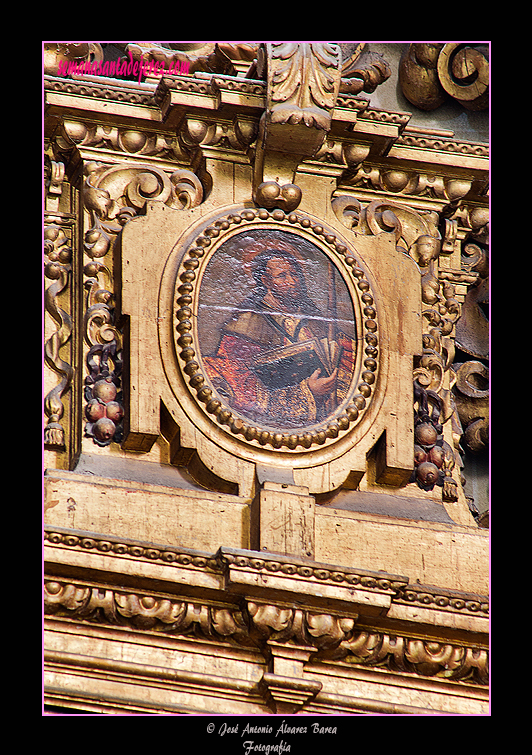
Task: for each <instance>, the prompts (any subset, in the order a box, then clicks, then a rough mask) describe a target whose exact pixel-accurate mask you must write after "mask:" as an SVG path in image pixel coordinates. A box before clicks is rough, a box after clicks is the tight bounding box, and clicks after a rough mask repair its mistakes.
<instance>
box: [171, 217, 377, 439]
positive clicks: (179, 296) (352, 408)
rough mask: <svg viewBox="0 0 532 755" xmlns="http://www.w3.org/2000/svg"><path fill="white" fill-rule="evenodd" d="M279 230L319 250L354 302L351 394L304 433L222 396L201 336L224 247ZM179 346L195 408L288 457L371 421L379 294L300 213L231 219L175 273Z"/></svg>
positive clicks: (222, 427)
mask: <svg viewBox="0 0 532 755" xmlns="http://www.w3.org/2000/svg"><path fill="white" fill-rule="evenodd" d="M252 229H253V230H255V229H259V230H264V231H267V230H271V231H272V232H275V231H276V230H279V231H282V232H283V234H285V235H286V233H288V234H291V235H292V236H293V237H294V243H297V240H298V239H302V240H304V241H306V242H307V243H308V242H310V243H311V244H312V245H313V246H314V247H317V249H318V250H319V251H321V252H322V253H323V254H324V255H325V256H326V258H327V259H328V261H329V262H330V263H332V265H333V266H334V268H335V270H336V271H337V273H338V274H339V276H340V277H341V279H342V280H343V282H344V283H345V286H346V289H347V291H348V293H349V296H350V298H351V304H352V307H353V313H354V319H355V332H356V337H357V344H358V348H357V349H356V354H355V359H354V362H353V371H352V379H351V381H350V384H349V387H348V389H347V392H346V395H345V397H344V398H343V400H342V401H341V403H340V404H339V405H338V406H337V407H335V409H334V410H333V411H331V413H330V414H328V415H327V416H326V417H325V418H324V419H323V420H322V421H316V422H315V423H314V424H308V425H304V426H302V427H276V426H274V423H273V422H272V423H266V422H257V421H252V420H250V418H249V417H248V416H246V413H243V412H240V411H238V410H236V409H235V408H234V407H232V406H231V405H230V402H228V401H227V399H226V398H225V397H224V396H223V395H221V393H219V392H218V391H217V389H216V387H215V386H214V384H213V381H212V380H211V379H210V378H209V375H208V373H207V369H206V363H205V359H204V356H203V355H202V349H201V344H200V338H199V335H198V310H199V302H200V292H201V288H202V281H203V277H204V275H205V271H206V269H207V267H208V265H209V263H210V261H211V260H212V259H213V256H214V255H215V254H216V253H217V251H218V250H219V249H220V247H221V246H222V245H223V244H225V242H226V241H228V240H229V239H232V238H234V237H236V236H238V235H240V234H241V233H246V232H247V233H249V231H250V230H252ZM174 307H175V313H174V317H175V319H174V322H175V330H174V339H175V341H174V342H175V348H176V353H177V355H178V360H177V361H178V364H179V370H180V372H181V375H182V377H183V380H184V383H185V385H186V386H187V388H188V392H189V394H190V396H191V397H192V399H193V401H194V403H195V404H196V406H197V407H199V409H200V410H201V412H202V413H203V414H204V415H205V416H206V417H207V418H208V419H209V420H210V422H211V423H212V424H213V426H214V427H215V428H217V429H218V430H219V431H221V432H223V433H226V434H228V435H230V436H232V437H233V438H237V439H238V440H239V441H241V442H243V443H245V444H246V445H248V446H251V447H254V448H256V449H258V448H263V449H268V448H271V449H274V450H275V451H276V452H279V451H283V452H287V453H290V454H293V453H295V452H297V453H301V452H305V451H309V450H313V449H314V448H316V447H319V446H326V445H330V444H332V443H335V442H336V441H337V440H338V439H341V438H343V437H344V436H345V435H346V434H348V433H350V432H351V431H352V430H353V429H354V428H355V427H357V426H358V425H359V424H360V422H361V421H362V419H363V417H364V416H365V415H366V414H367V411H368V408H369V406H370V404H371V402H372V399H373V397H374V394H375V388H376V385H377V381H378V377H379V370H380V348H379V325H378V323H379V316H378V305H377V301H376V296H375V292H374V287H373V286H372V284H371V282H370V276H369V275H368V274H367V272H366V271H365V269H364V265H363V263H361V261H360V259H358V258H357V254H356V252H355V251H354V250H353V249H352V247H351V245H350V244H349V243H348V242H347V241H345V239H343V238H342V237H341V236H340V234H339V233H338V231H337V230H336V229H333V228H330V227H328V226H327V225H326V224H324V223H322V222H320V221H318V220H316V219H315V218H312V217H310V216H308V215H306V214H303V213H300V212H292V213H289V214H287V213H285V212H284V211H282V210H278V209H277V210H272V211H269V210H266V209H263V208H261V209H246V210H243V211H240V212H235V210H234V209H233V211H231V212H227V213H224V214H220V215H218V216H217V218H216V219H215V220H212V221H211V222H210V223H209V224H208V225H207V226H206V227H205V226H203V227H202V228H201V230H199V231H198V232H197V233H196V234H195V235H194V237H193V239H192V242H191V243H189V244H188V246H187V249H186V251H185V253H184V255H183V257H182V260H181V263H180V265H179V268H178V270H177V279H176V283H175V296H174Z"/></svg>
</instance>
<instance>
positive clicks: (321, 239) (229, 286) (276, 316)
mask: <svg viewBox="0 0 532 755" xmlns="http://www.w3.org/2000/svg"><path fill="white" fill-rule="evenodd" d="M355 255H356V252H354V251H353V250H352V249H350V248H349V246H348V244H347V243H346V242H345V241H344V240H343V239H342V238H341V237H339V235H338V233H337V232H336V231H335V230H331V229H328V228H327V227H326V226H325V225H324V224H323V223H320V222H318V221H316V220H315V219H313V218H311V217H309V216H307V215H304V214H301V213H296V212H294V213H290V214H286V213H284V212H283V211H282V210H273V211H268V210H265V209H259V210H252V209H249V210H244V211H241V212H236V213H235V212H233V213H228V214H226V215H222V216H219V217H218V218H217V219H216V220H215V221H213V222H211V224H210V225H208V226H207V227H204V228H203V229H202V230H201V231H200V232H199V233H198V234H197V235H196V236H195V238H194V240H193V242H192V243H191V244H189V246H188V248H187V250H186V251H185V253H184V256H183V259H182V261H181V263H180V266H179V269H178V271H177V280H176V288H175V330H174V334H175V346H176V350H177V354H178V363H179V369H180V371H181V374H182V377H183V379H184V382H185V384H186V386H187V388H188V391H189V393H190V395H191V396H192V398H193V400H194V401H195V402H196V404H197V405H198V406H199V407H200V409H201V411H202V412H203V413H204V414H206V415H207V416H208V417H209V419H210V420H211V422H212V423H214V425H215V426H216V427H217V428H219V429H220V430H222V431H223V432H226V433H229V434H231V435H232V436H236V437H238V439H239V440H241V441H242V442H244V443H247V444H251V445H253V446H255V447H271V448H274V449H279V450H285V451H288V452H290V451H291V452H294V451H304V450H306V449H310V448H312V447H315V446H323V445H324V444H329V443H332V442H334V441H335V440H336V439H337V438H339V437H343V436H344V435H345V434H346V433H348V432H350V430H351V429H352V428H353V427H354V426H355V425H357V424H358V423H359V422H360V421H361V419H362V417H363V416H364V413H365V412H367V409H368V407H369V404H370V402H371V400H372V398H373V395H374V391H375V386H376V384H377V379H378V374H379V354H380V349H379V341H378V339H379V328H378V315H377V305H376V302H375V296H374V293H373V291H372V285H371V284H370V281H369V280H368V275H367V274H366V272H365V271H364V269H363V267H362V265H361V263H360V262H359V260H357V258H356V256H355ZM272 260H273V262H271V261H272ZM272 271H273V272H272ZM283 271H284V283H285V284H286V281H287V279H288V284H290V280H291V281H292V283H291V284H290V285H292V288H290V287H289V288H288V289H286V288H285V289H284V294H285V297H284V298H280V297H281V294H280V291H281V289H280V287H279V286H280V284H279V281H281V282H282V280H281V278H282V275H283ZM274 273H275V274H276V275H277V277H276V275H274ZM279 275H280V276H281V278H280V277H279ZM283 285H284V284H283ZM275 286H276V287H275ZM272 297H273V298H272ZM280 300H281V301H283V302H284V304H285V306H281V307H279V306H275V304H277V305H278V303H279V301H280ZM326 358H327V359H326ZM317 378H323V380H322V382H321V388H316V385H317V383H316V379H317ZM328 378H330V380H329V382H328V383H327V385H328V386H331V385H333V387H332V388H329V389H324V393H322V394H320V393H319V391H320V389H321V390H323V385H324V383H325V382H326V381H327V379H328Z"/></svg>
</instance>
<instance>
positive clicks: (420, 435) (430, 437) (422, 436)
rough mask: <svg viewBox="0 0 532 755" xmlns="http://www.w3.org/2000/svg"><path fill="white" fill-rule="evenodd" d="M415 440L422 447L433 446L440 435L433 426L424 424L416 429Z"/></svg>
mask: <svg viewBox="0 0 532 755" xmlns="http://www.w3.org/2000/svg"><path fill="white" fill-rule="evenodd" d="M414 438H415V441H416V443H419V445H420V446H433V445H434V443H436V441H437V440H438V433H437V431H436V429H435V428H434V427H433V426H432V425H431V424H429V423H428V422H423V423H422V424H421V425H418V426H417V427H416V429H415V433H414Z"/></svg>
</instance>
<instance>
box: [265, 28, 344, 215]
mask: <svg viewBox="0 0 532 755" xmlns="http://www.w3.org/2000/svg"><path fill="white" fill-rule="evenodd" d="M341 62H342V60H341V51H340V47H339V46H338V45H335V44H318V43H301V44H297V43H293V42H282V43H277V44H272V43H268V44H266V45H263V46H262V47H261V48H260V50H259V55H258V68H259V73H260V75H261V76H265V78H266V81H267V85H268V90H267V108H266V110H265V112H264V114H263V116H262V118H261V122H260V133H259V138H258V139H257V149H256V156H255V176H254V200H255V201H256V202H257V204H259V205H261V206H263V207H267V208H269V209H270V208H273V207H279V208H281V209H284V210H288V211H290V210H293V209H295V208H296V207H297V206H298V205H299V203H300V201H301V190H300V189H299V187H297V186H295V185H294V184H293V181H294V176H295V172H296V169H297V166H298V165H299V163H300V162H301V160H303V159H305V158H308V157H312V156H313V155H315V154H316V152H317V150H318V149H319V148H320V147H321V145H322V144H323V141H324V139H325V137H326V135H327V132H328V131H329V128H330V125H331V113H332V110H333V108H334V105H335V102H336V98H337V96H338V92H339V88H340V80H341Z"/></svg>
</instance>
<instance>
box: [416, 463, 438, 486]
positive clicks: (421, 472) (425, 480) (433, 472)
mask: <svg viewBox="0 0 532 755" xmlns="http://www.w3.org/2000/svg"><path fill="white" fill-rule="evenodd" d="M416 474H417V478H418V480H419V482H420V483H421V484H422V485H435V484H436V482H438V478H439V475H440V471H439V469H438V467H437V466H436V465H435V464H432V462H430V461H423V462H422V463H421V464H420V465H419V466H418V468H417V473H416Z"/></svg>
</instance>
